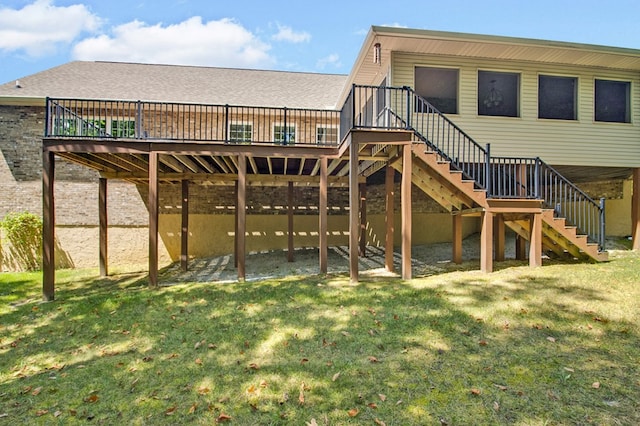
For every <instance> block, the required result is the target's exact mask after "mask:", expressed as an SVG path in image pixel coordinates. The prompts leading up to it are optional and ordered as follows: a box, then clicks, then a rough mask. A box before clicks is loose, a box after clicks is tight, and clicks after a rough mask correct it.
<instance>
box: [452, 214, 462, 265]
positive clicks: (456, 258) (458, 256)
mask: <svg viewBox="0 0 640 426" xmlns="http://www.w3.org/2000/svg"><path fill="white" fill-rule="evenodd" d="M451 217H452V219H453V263H456V264H458V265H459V264H461V263H462V215H461V214H454V215H453V216H451Z"/></svg>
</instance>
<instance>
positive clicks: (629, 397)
mask: <svg viewBox="0 0 640 426" xmlns="http://www.w3.org/2000/svg"><path fill="white" fill-rule="evenodd" d="M611 257H612V260H611V261H610V262H608V263H601V264H550V265H548V266H544V267H542V268H536V269H531V268H529V267H528V266H518V265H515V266H514V265H513V263H502V264H501V263H498V264H497V265H496V266H497V269H498V271H497V272H494V273H492V274H482V273H480V272H477V271H454V272H449V273H442V274H439V275H434V276H430V277H426V278H419V279H414V280H412V281H407V282H403V281H401V280H396V279H386V278H385V279H367V280H366V281H364V282H361V283H360V284H358V285H351V284H350V283H349V280H348V278H347V277H345V276H328V277H290V278H287V279H279V280H269V281H262V282H248V283H232V284H216V283H210V284H206V283H205V284H203V283H197V284H193V283H185V284H180V285H174V286H169V287H162V288H160V289H158V290H150V289H148V288H147V287H146V281H145V276H144V275H140V274H128V275H119V276H114V277H110V278H109V279H98V278H96V271H58V273H57V289H56V290H57V291H56V301H55V302H50V303H43V302H41V301H40V300H41V289H40V279H41V277H40V274H28V273H23V274H0V319H1V321H0V423H3V422H5V423H7V424H38V423H41V424H57V423H59V424H75V423H80V424H89V423H90V424H116V423H120V422H122V423H126V424H154V425H156V424H181V423H193V424H209V425H210V424H215V423H216V422H217V423H228V424H239V425H248V424H257V425H268V424H296V425H305V424H310V425H313V424H317V425H325V424H331V425H336V424H365V425H366V424H370V425H424V424H427V425H428V424H434V425H444V424H448V425H467V424H474V425H482V424H509V425H513V424H515V425H561V424H562V425H565V424H566V425H575V424H580V425H591V424H593V425H634V424H640V327H639V326H640V309H639V308H640V254H637V253H633V252H628V251H621V252H617V253H614V254H613V255H612V256H611ZM89 421H90V422H89Z"/></svg>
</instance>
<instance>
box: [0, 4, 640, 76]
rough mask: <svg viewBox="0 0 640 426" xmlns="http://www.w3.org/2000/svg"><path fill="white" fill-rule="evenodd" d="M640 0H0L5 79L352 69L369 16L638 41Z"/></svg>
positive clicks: (380, 20)
mask: <svg viewBox="0 0 640 426" xmlns="http://www.w3.org/2000/svg"><path fill="white" fill-rule="evenodd" d="M639 17H640V1H638V0H609V1H607V2H604V1H602V0H598V1H595V0H580V1H575V0H537V1H519V0H484V1H478V0H448V1H442V0H438V1H433V0H421V1H413V0H387V1H379V0H368V1H365V2H360V1H358V2H356V1H350V0H342V1H335V0H321V1H313V2H310V1H304V0H292V1H284V0H259V1H248V0H224V1H220V0H156V1H151V0H127V1H124V0H99V1H98V0H96V1H93V0H91V1H90V0H84V1H83V0H11V1H3V0H0V83H5V82H10V81H13V80H15V79H19V78H21V77H24V76H26V75H30V74H34V73H36V72H39V71H43V70H45V69H47V68H51V67H53V66H56V65H60V64H63V63H65V62H69V61H72V60H111V61H127V62H146V63H168V64H182V65H203V66H223V67H239V68H259V69H276V70H289V71H307V72H322V73H339V74H348V73H349V71H350V70H351V66H352V65H353V63H354V61H355V58H356V55H357V54H358V51H359V49H360V46H361V44H362V41H363V40H364V37H365V35H366V33H367V31H368V29H369V27H370V26H371V25H389V26H400V27H409V28H420V29H431V30H441V31H456V32H467V33H478V34H491V35H504V36H512V37H527V38H538V39H546V40H558V41H571V42H578V43H589V44H600V45H607V46H617V47H628V48H633V49H639V50H640V20H639V19H640V18H639Z"/></svg>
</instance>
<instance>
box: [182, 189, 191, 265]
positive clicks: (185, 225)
mask: <svg viewBox="0 0 640 426" xmlns="http://www.w3.org/2000/svg"><path fill="white" fill-rule="evenodd" d="M180 266H181V268H182V270H183V271H185V272H186V271H187V270H188V269H189V181H188V180H186V179H183V180H182V226H181V234H180Z"/></svg>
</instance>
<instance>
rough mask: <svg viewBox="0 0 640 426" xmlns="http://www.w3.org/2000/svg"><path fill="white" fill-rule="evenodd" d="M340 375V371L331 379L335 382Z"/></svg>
mask: <svg viewBox="0 0 640 426" xmlns="http://www.w3.org/2000/svg"><path fill="white" fill-rule="evenodd" d="M338 377H340V372H337V373H336V374H334V375H333V377H332V378H331V381H332V382H335V381H336V380H338Z"/></svg>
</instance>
